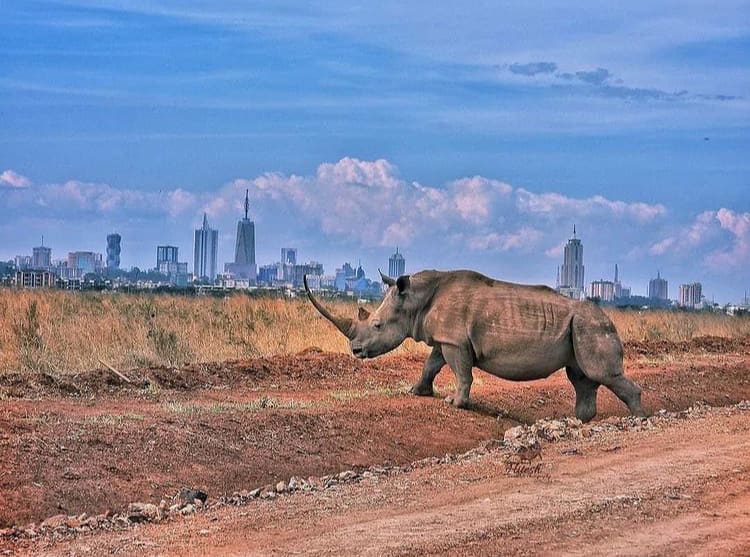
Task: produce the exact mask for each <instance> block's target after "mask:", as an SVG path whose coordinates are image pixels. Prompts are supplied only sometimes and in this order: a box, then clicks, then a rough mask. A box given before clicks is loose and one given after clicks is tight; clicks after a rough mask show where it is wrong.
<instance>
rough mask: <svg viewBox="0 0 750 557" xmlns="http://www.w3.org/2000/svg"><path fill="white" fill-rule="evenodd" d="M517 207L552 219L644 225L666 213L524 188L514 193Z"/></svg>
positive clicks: (655, 206) (661, 209)
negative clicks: (618, 219) (606, 218)
mask: <svg viewBox="0 0 750 557" xmlns="http://www.w3.org/2000/svg"><path fill="white" fill-rule="evenodd" d="M516 204H517V206H518V209H519V210H520V211H522V212H525V213H531V214H537V215H544V216H549V217H552V218H560V217H565V218H569V217H586V216H591V215H605V216H615V217H627V218H633V219H635V220H637V221H640V222H645V221H650V220H653V219H656V218H657V217H661V216H664V215H665V214H666V212H667V210H666V208H665V207H664V205H661V204H648V203H641V202H635V203H626V202H624V201H613V200H610V199H607V198H606V197H603V196H601V195H595V196H593V197H588V198H584V199H580V198H575V197H568V196H566V195H563V194H561V193H556V192H548V193H532V192H530V191H528V190H525V189H523V188H519V189H517V190H516Z"/></svg>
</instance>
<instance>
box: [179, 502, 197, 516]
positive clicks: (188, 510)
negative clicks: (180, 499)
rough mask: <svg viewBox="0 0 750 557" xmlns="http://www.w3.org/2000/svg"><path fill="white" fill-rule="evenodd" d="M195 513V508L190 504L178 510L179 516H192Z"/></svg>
mask: <svg viewBox="0 0 750 557" xmlns="http://www.w3.org/2000/svg"><path fill="white" fill-rule="evenodd" d="M194 512H195V506H194V505H193V504H192V503H188V504H187V505H185V506H184V507H182V508H181V509H180V514H181V515H187V514H193V513H194Z"/></svg>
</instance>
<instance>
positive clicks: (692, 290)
mask: <svg viewBox="0 0 750 557" xmlns="http://www.w3.org/2000/svg"><path fill="white" fill-rule="evenodd" d="M702 298H703V285H702V284H701V283H700V282H693V283H690V284H681V285H680V295H679V303H680V305H681V306H682V307H688V308H697V307H700V305H701V299H702Z"/></svg>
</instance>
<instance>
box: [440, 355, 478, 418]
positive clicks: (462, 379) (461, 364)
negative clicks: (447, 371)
mask: <svg viewBox="0 0 750 557" xmlns="http://www.w3.org/2000/svg"><path fill="white" fill-rule="evenodd" d="M443 357H444V358H445V361H446V362H448V365H449V366H450V367H451V371H453V374H454V375H455V376H456V392H455V394H453V395H452V396H447V397H445V402H447V403H449V404H452V405H453V406H457V407H458V408H468V407H469V391H471V384H472V382H473V381H474V377H473V376H472V374H471V368H472V366H473V365H474V358H473V356H472V354H471V352H470V351H469V350H467V349H466V348H463V347H460V346H443Z"/></svg>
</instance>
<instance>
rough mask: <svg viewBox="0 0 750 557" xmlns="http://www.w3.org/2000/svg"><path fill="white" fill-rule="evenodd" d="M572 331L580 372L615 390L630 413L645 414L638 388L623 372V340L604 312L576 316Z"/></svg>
mask: <svg viewBox="0 0 750 557" xmlns="http://www.w3.org/2000/svg"><path fill="white" fill-rule="evenodd" d="M572 333H573V351H574V353H575V360H576V364H577V367H578V368H580V370H581V371H582V372H583V374H584V375H585V376H586V377H587V378H588V379H590V380H591V381H594V382H596V383H600V384H602V385H604V386H605V387H607V388H608V389H609V390H611V391H612V392H613V393H615V395H617V398H619V399H620V400H621V401H623V402H624V403H625V404H626V405H627V407H628V409H629V410H630V413H631V414H633V415H635V416H645V415H646V414H645V412H644V411H643V408H642V407H641V388H640V387H639V386H638V385H636V384H635V383H634V382H633V381H631V380H630V379H628V378H627V377H625V375H624V373H623V366H622V357H623V354H622V343H621V342H620V337H619V336H618V335H617V330H616V329H615V326H614V325H613V324H612V322H611V321H610V320H609V319H607V318H606V317H605V316H604V315H602V316H601V318H588V317H583V316H580V315H576V316H575V317H574V318H573V324H572Z"/></svg>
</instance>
